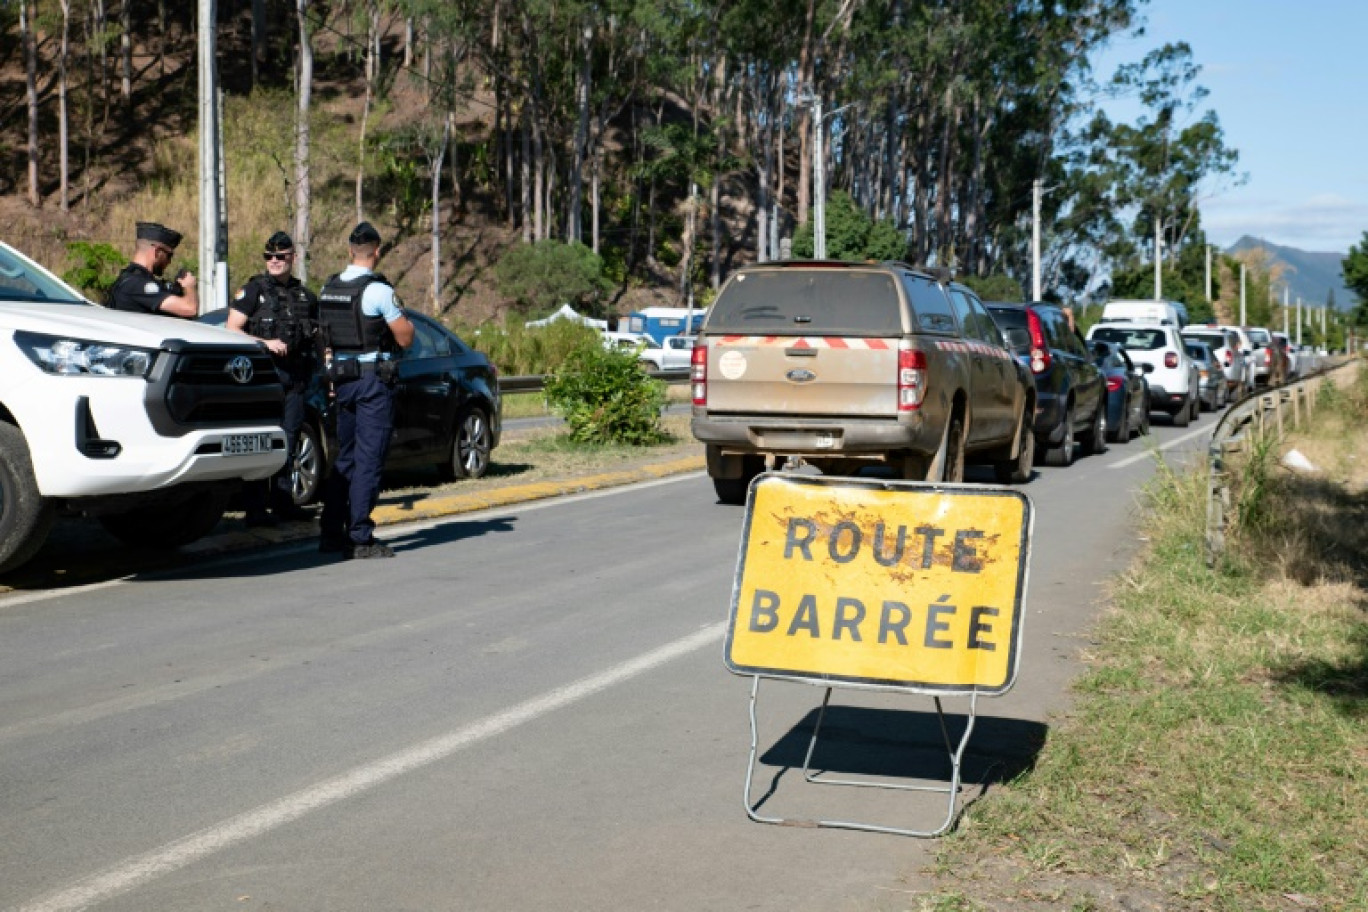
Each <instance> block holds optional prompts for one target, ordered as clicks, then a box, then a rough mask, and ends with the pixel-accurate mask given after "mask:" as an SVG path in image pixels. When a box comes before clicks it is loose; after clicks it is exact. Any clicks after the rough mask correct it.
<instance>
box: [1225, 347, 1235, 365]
mask: <svg viewBox="0 0 1368 912" xmlns="http://www.w3.org/2000/svg"><path fill="white" fill-rule="evenodd" d="M1234 363H1235V353H1234V352H1232V351H1231V350H1230V349H1228V348H1227V349H1226V353H1225V366H1226V367H1230V365H1232V364H1234Z"/></svg>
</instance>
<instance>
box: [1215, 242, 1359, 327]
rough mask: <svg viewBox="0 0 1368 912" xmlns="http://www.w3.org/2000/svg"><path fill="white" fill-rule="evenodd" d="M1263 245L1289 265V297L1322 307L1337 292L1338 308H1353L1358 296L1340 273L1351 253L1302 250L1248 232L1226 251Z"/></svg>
mask: <svg viewBox="0 0 1368 912" xmlns="http://www.w3.org/2000/svg"><path fill="white" fill-rule="evenodd" d="M1260 247H1262V248H1263V249H1264V250H1266V251H1268V255H1269V256H1270V257H1271V258H1272V259H1273V260H1274V261H1275V262H1279V263H1282V264H1283V265H1284V266H1286V267H1287V272H1286V273H1285V274H1284V278H1285V279H1286V280H1287V286H1288V289H1289V292H1288V294H1289V295H1290V300H1292V301H1294V302H1295V301H1296V300H1297V298H1298V297H1300V298H1301V299H1302V301H1303V303H1306V304H1310V305H1314V306H1316V307H1321V306H1323V305H1324V304H1325V298H1326V295H1327V294H1328V293H1329V292H1330V291H1331V290H1333V291H1334V292H1335V309H1336V310H1350V309H1352V308H1353V307H1354V305H1355V303H1357V301H1358V298H1356V297H1355V296H1354V293H1353V292H1352V291H1350V290H1349V289H1348V288H1347V287H1345V284H1344V277H1343V276H1342V275H1341V274H1340V265H1341V261H1342V260H1343V259H1344V258H1345V257H1347V256H1348V255H1349V252H1348V251H1347V250H1346V251H1345V252H1343V253H1328V252H1324V251H1318V250H1299V249H1297V248H1296V247H1283V246H1281V245H1280V244H1274V243H1272V242H1270V241H1265V240H1263V239H1261V238H1256V237H1250V236H1249V235H1245V236H1244V237H1242V238H1240V239H1239V240H1238V241H1236V242H1235V243H1234V244H1232V245H1230V247H1229V248H1227V249H1226V253H1240V252H1242V251H1245V250H1254V249H1257V248H1260Z"/></svg>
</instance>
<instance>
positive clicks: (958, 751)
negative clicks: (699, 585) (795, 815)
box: [745, 675, 978, 837]
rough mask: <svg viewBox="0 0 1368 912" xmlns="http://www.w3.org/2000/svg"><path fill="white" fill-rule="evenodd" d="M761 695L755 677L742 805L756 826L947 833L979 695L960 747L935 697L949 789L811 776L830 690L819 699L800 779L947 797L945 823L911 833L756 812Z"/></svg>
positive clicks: (972, 700) (973, 698)
mask: <svg viewBox="0 0 1368 912" xmlns="http://www.w3.org/2000/svg"><path fill="white" fill-rule="evenodd" d="M759 692H760V676H759V675H755V676H754V679H753V681H752V683H751V699H750V725H751V749H750V758H749V760H748V761H747V763H746V789H745V803H746V815H747V816H748V817H750V819H752V820H754V821H757V822H759V823H773V824H779V825H781V826H807V827H835V828H840V829H847V830H864V831H867V832H872V833H890V834H893V835H898V836H919V837H934V836H940V835H942V834H944V833H945V832H947V831H948V830H949V829H950V827H951V826H952V825H953V824H954V822H955V817H956V811H957V805H958V800H957V799H958V797H959V793H960V775H961V761H962V760H963V758H964V751H965V749H966V748H967V747H968V746H969V737H970V735H972V734H973V732H974V722H975V720H976V718H977V715H976V711H977V708H978V695H977V694H970V695H969V714H968V717H967V720H966V723H965V727H964V733H963V734H962V735H961V736H960V739H959V743H958V744H955V743H954V742H952V740H951V738H950V731H949V728H948V727H947V726H946V720H945V710H944V707H943V706H942V705H941V700H940V697H934V698H933V699H934V700H935V702H936V717H937V720H938V721H939V723H940V729H941V738H942V741H943V744H944V747H945V751H946V755H947V758H948V759H949V761H950V785H949V786H948V787H940V786H929V785H911V784H898V783H892V782H875V781H869V780H859V779H833V778H827V777H823V775H822V774H821V773H814V772H811V763H812V754H813V751H814V750H815V749H816V747H817V739H818V736H819V735H820V733H821V730H822V722H823V720H824V719H825V718H826V710H827V705H828V704H829V703H830V701H831V688H830V687H828V688H827V689H826V693H825V694H824V695H823V697H822V708H821V710H820V711H819V713H818V715H817V722H816V724H815V725H814V726H813V730H812V737H811V738H810V739H809V740H808V748H807V755H806V756H805V757H804V758H803V778H804V780H805V781H807V782H811V783H814V784H816V785H845V786H854V787H857V788H882V789H891V790H894V791H908V792H936V793H940V794H943V795H945V796H946V811H945V819H944V820H943V821H942V822H941V825H940V826H938V827H937V828H936V829H934V830H914V829H906V828H899V827H887V826H878V825H875V824H869V823H857V822H853V821H845V820H796V819H785V818H783V817H765V816H762V815H761V814H759V813H758V812H757V810H756V808H757V804H758V803H757V802H753V801H752V800H751V783H752V781H753V780H754V777H755V761H756V755H757V753H758V742H759V733H758V726H757V724H756V704H757V702H758V698H759Z"/></svg>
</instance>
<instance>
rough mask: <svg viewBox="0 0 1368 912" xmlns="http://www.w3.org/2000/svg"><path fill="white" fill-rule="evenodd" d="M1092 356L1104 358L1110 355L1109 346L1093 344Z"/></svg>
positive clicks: (1099, 343) (1103, 343)
mask: <svg viewBox="0 0 1368 912" xmlns="http://www.w3.org/2000/svg"><path fill="white" fill-rule="evenodd" d="M1093 354H1094V355H1096V356H1097V357H1099V358H1105V357H1107V356H1108V355H1110V354H1111V346H1109V345H1108V344H1107V343H1105V342H1094V343H1093Z"/></svg>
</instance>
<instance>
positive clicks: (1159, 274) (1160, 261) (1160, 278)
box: [1154, 212, 1164, 301]
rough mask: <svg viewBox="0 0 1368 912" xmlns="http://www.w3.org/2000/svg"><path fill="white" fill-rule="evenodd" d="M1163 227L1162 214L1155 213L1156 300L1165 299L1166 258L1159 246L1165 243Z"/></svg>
mask: <svg viewBox="0 0 1368 912" xmlns="http://www.w3.org/2000/svg"><path fill="white" fill-rule="evenodd" d="M1163 228H1164V226H1163V225H1162V224H1160V215H1159V213H1158V212H1156V213H1154V300H1156V301H1162V300H1164V275H1163V265H1164V258H1163V257H1162V256H1161V255H1160V252H1159V247H1160V244H1162V243H1163V235H1162V232H1163Z"/></svg>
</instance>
